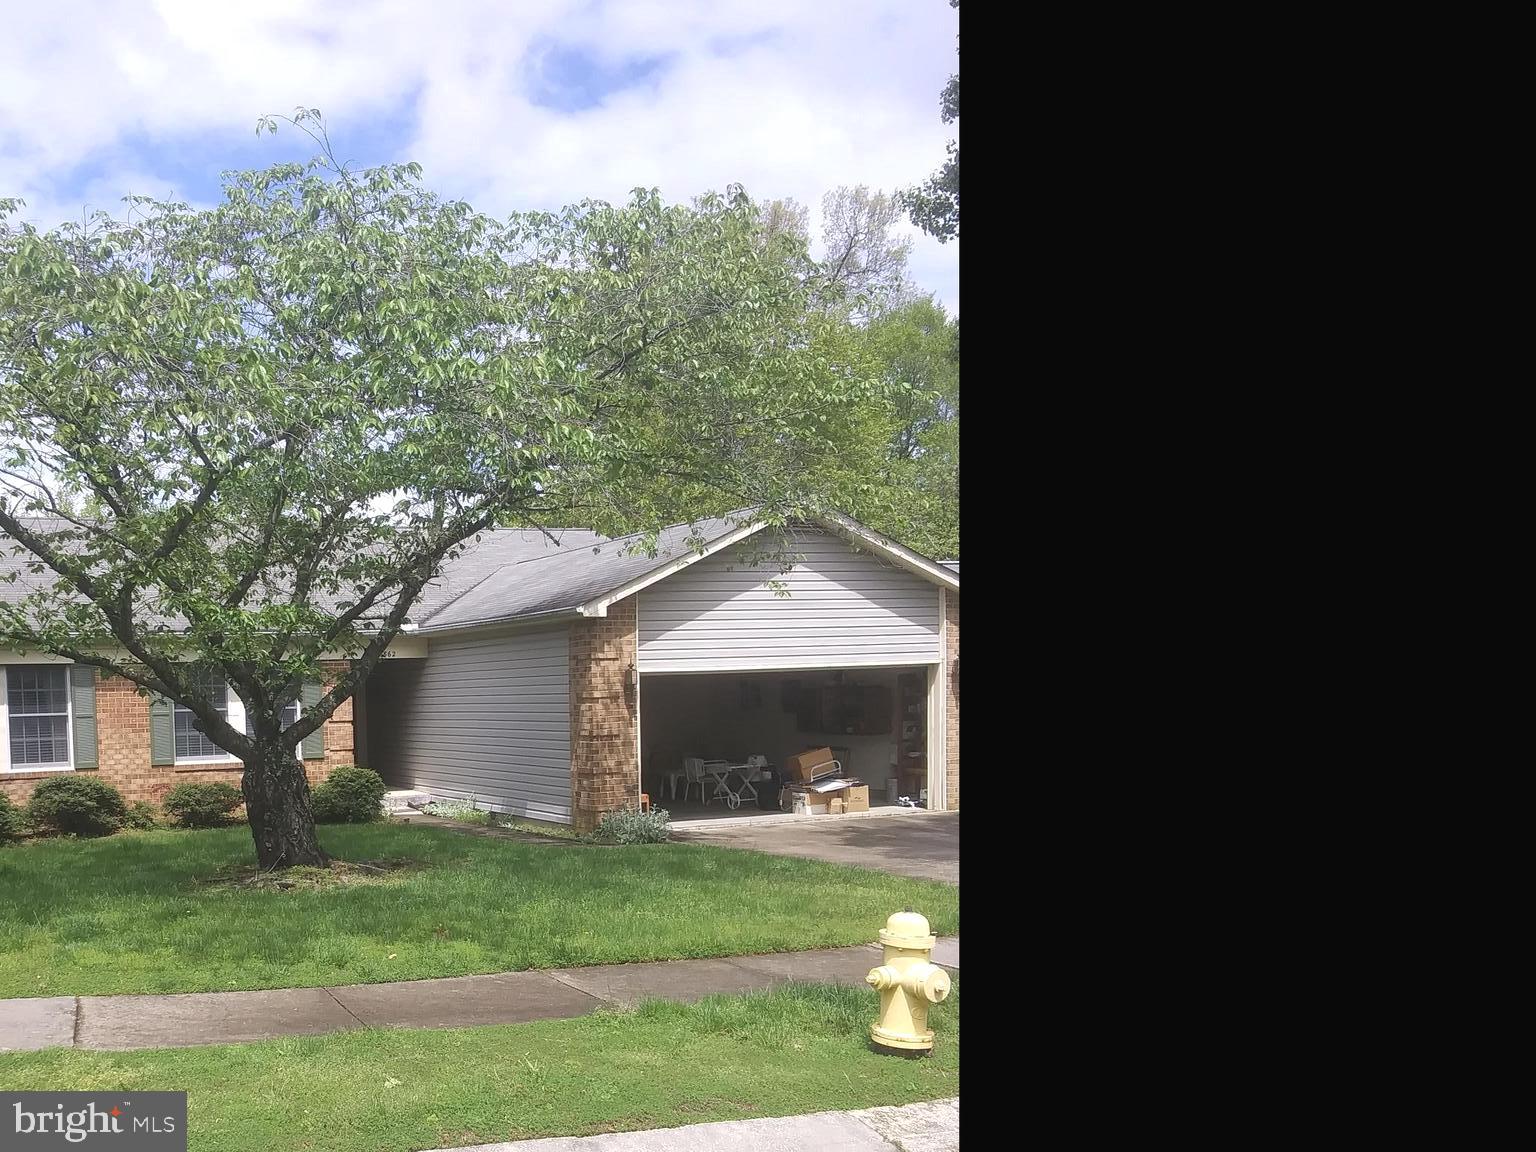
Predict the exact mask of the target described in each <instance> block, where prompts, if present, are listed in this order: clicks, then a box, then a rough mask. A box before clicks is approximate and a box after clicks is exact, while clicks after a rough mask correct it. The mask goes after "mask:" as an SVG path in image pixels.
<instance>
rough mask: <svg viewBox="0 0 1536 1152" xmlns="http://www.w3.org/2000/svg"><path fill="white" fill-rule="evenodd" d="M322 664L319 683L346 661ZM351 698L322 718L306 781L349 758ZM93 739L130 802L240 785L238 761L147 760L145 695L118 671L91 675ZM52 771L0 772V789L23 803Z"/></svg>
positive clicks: (112, 780) (105, 773) (110, 778)
mask: <svg viewBox="0 0 1536 1152" xmlns="http://www.w3.org/2000/svg"><path fill="white" fill-rule="evenodd" d="M322 667H323V668H324V669H325V670H326V672H327V673H329V675H328V676H327V678H326V680H325V685H324V686H325V688H326V689H329V688H330V686H331V685H332V684H334V683H335V676H336V674H337V673H339V672H341V671H344V670H345V669H346V667H347V664H346V661H344V660H335V661H327V662H326V663H325V664H323V665H322ZM352 716H353V710H352V701H351V700H348V701H347V702H346V703H344V704H342V706H341V707H340V708H338V709H336V711H335V713H334V714H332V716H331V718H330V719H329V720H327V721H326V722H325V758H324V759H323V760H321V759H314V760H306V761H304V774H305V775H306V776H308V777H309V783H310V786H311V787H313V786H314V785H316V784H318V783H320V782H321V781H322V780H324V779H325V778H326V777H327V776H329V775H330V774H331V769H332V768H335V767H336V766H337V765H339V764H352V763H354V762H355V761H354V760H353V756H354V754H355V753H354V748H355V742H354V739H353V730H352ZM96 740H97V758H98V761H99V764H100V767H99V768H98V769H96V771H95V775H96V776H97V777H99V778H100V779H102V780H105V781H107V783H109V784H111V785H112V786H113V787H115V788H116V789H117V790H118V791H120V792H121V793H122V794H123V797H124V798H125V799H126V800H127V801H128V802H129V803H130V804H132V803H133V802H134V801H136V800H144V801H147V802H148V803H150V804H155V805H158V804H159V803H160V802H161V801H162V800H163V799H164V798H165V794H166V793H167V792H169V791H170V790H171V789H172V788H174V787H175V786H176V785H177V784H181V783H183V782H185V781H196V782H198V783H202V782H205V781H223V782H224V783H226V784H233V785H234V786H235V787H236V788H238V787H240V775H241V773H242V772H243V771H244V765H243V764H241V763H239V762H238V761H236V762H235V763H232V764H227V765H225V764H221V765H217V766H209V765H206V764H191V765H183V766H181V767H179V768H178V767H175V766H173V765H170V764H151V763H150V762H149V756H150V753H149V697H147V696H140V695H139V693H138V686H137V685H136V684H134V683H133V681H131V680H125V679H123V678H122V677H121V676H111V675H105V674H100V673H99V674H98V676H97V680H96ZM57 775H59V773H57V772H14V773H13V772H4V773H0V792H4V793H5V794H6V795H7V796H9V797H10V798H11V799H12V800H14V801H16V802H17V803H18V804H24V803H26V800H27V798H28V797H29V796H31V795H32V788H33V786H34V785H36V783H37V782H38V781H39V780H46V779H47V778H48V777H50V776H57Z"/></svg>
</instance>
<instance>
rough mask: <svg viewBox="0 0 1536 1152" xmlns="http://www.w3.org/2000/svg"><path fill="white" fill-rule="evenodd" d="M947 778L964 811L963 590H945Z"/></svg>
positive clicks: (949, 795) (954, 805)
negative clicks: (961, 736) (961, 757)
mask: <svg viewBox="0 0 1536 1152" xmlns="http://www.w3.org/2000/svg"><path fill="white" fill-rule="evenodd" d="M944 618H945V626H944V691H945V692H946V693H947V696H946V698H945V701H944V725H945V731H944V778H945V785H944V787H945V799H946V802H947V805H948V807H949V809H950V811H952V812H958V811H960V692H959V683H960V678H959V675H958V672H957V665H958V664H959V662H960V593H958V592H951V591H950V590H948V589H945V591H944Z"/></svg>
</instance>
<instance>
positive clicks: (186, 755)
mask: <svg viewBox="0 0 1536 1152" xmlns="http://www.w3.org/2000/svg"><path fill="white" fill-rule="evenodd" d="M201 681H202V686H203V690H204V691H205V692H206V693H207V694H208V695H209V696H210V697H212V700H213V706H214V708H215V709H216V710H217V711H218V713H219V715H220V716H222V717H224V719H226V720H228V719H229V686H228V685H226V684H225V683H224V681H223V680H222V679H221V678H220V677H219V676H218V675H217V674H216V673H212V672H207V673H204V674H203V675H202V677H201ZM175 717H176V759H178V760H192V759H197V758H199V757H207V756H227V755H228V753H227V752H225V751H224V749H222V748H220V747H219V746H218V745H217V744H215V743H214V742H213V741H212V740H211V739H209V738H208V736H206V735H205V734H204V733H202V732H199V731H198V730H197V717H196V716H195V715H194V714H193V713H192V711H191V710H190V709H187V708H183V707H182V706H181V705H180V704H177V705H176V708H175Z"/></svg>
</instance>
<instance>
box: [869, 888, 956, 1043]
mask: <svg viewBox="0 0 1536 1152" xmlns="http://www.w3.org/2000/svg"><path fill="white" fill-rule="evenodd" d="M880 943H881V944H883V945H884V946H885V963H884V964H881V965H880V967H878V968H872V969H870V972H869V975H868V976H866V977H864V980H865V982H866V983H867V984H870V985H871V986H873V987H875V988H878V989H879V990H880V1018H879V1019H878V1020H876V1021H875V1022H874V1023H873V1024H872V1025H870V1029H869V1038H870V1039H871V1040H873V1041H874V1042H875V1043H876V1044H877V1045H878V1046H880V1047H881V1048H890V1049H893V1050H895V1051H898V1052H931V1051H933V1032H932V1031H931V1030H930V1029H929V1027H928V1005H930V1004H937V1003H939V1002H940V1001H942V1000H943V999H944V998H945V997H947V996H948V995H949V973H948V972H946V971H944V969H942V968H940V967H939V966H938V965H937V964H933V963H930V962H929V960H928V957H929V955H931V954H932V952H933V945H934V936H933V933H932V932H930V931H929V930H928V920H927V918H926V917H923V916H919V915H918V914H917V913H916V912H914V911H912V909H910V908H908V909H907V910H906V911H905V912H897V913H896V914H895V915H894V916H892V917H891V918H890V919H889V920H887V921H886V922H885V927H884V928H883V929H881V931H880Z"/></svg>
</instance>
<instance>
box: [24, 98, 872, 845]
mask: <svg viewBox="0 0 1536 1152" xmlns="http://www.w3.org/2000/svg"><path fill="white" fill-rule="evenodd" d="M290 122H291V123H294V124H296V125H298V126H299V127H301V128H303V129H305V130H307V131H309V132H310V133H311V134H312V135H313V136H314V137H315V139H316V140H317V141H318V142H319V144H320V146H321V149H322V155H321V156H319V157H318V158H317V159H316V160H314V161H312V162H310V163H309V164H306V165H300V164H283V165H278V166H276V167H273V168H269V169H267V170H265V171H259V172H244V173H233V174H229V175H227V176H226V177H225V184H224V198H223V200H222V202H221V203H220V204H219V205H218V206H217V207H215V208H212V209H208V210H193V209H190V208H189V207H187V206H186V205H185V204H179V203H170V202H157V201H153V200H150V199H147V198H134V199H133V201H132V205H131V211H130V213H129V217H130V218H129V219H126V220H114V219H111V218H108V217H106V216H105V215H103V214H98V215H97V216H96V217H94V218H93V219H92V220H91V221H89V222H88V223H87V224H84V225H65V226H63V227H61V228H59V229H57V230H54V231H49V232H46V233H44V232H39V231H37V230H36V229H34V228H33V227H31V226H28V225H24V224H22V225H18V224H15V223H13V222H11V221H10V219H9V218H10V217H11V216H12V215H14V212H15V210H16V208H17V207H18V206H19V201H15V200H8V201H0V225H3V227H0V268H4V270H5V272H4V278H3V280H0V533H4V534H5V535H7V536H9V538H10V540H11V541H12V542H13V543H12V544H11V547H12V548H15V549H19V551H20V554H21V555H22V556H23V557H24V558H25V560H26V561H27V562H28V564H29V567H30V569H31V572H32V574H33V575H32V578H31V579H29V581H28V586H29V588H28V591H27V592H26V593H25V594H24V595H23V596H22V598H21V599H20V601H19V602H18V603H15V604H11V605H8V606H0V643H3V644H6V645H8V646H12V647H20V648H36V649H41V650H43V651H47V652H52V653H56V654H58V655H62V656H65V657H67V658H69V659H72V660H75V661H78V662H82V663H85V664H90V665H94V666H96V667H97V668H101V669H104V670H107V671H109V672H112V673H115V674H117V675H120V676H124V677H126V678H128V679H129V680H131V681H133V682H134V683H136V684H137V685H139V686H140V688H141V690H144V691H149V692H155V693H159V694H161V695H163V696H166V697H169V698H171V699H173V700H175V701H177V702H179V703H180V704H182V705H183V706H184V707H186V708H187V709H189V710H190V711H191V712H192V714H193V715H194V717H195V718H196V722H197V724H198V726H199V727H200V728H201V729H202V730H203V731H204V732H205V733H206V734H207V735H208V736H209V737H210V738H211V739H212V740H213V741H214V742H215V743H216V744H218V745H219V746H220V747H221V748H224V749H225V750H227V751H228V752H230V753H232V754H233V755H235V756H237V757H239V758H240V759H241V760H242V761H244V764H245V771H244V775H243V779H242V792H243V794H244V797H245V802H246V809H247V812H248V814H249V820H250V826H251V832H252V836H253V839H254V841H255V845H256V855H257V859H258V861H259V862H260V864H261V866H262V867H263V868H278V867H287V866H291V865H296V864H319V863H323V862H324V861H325V854H324V852H323V851H322V850H321V848H320V845H319V843H318V840H317V838H316V835H315V828H314V821H313V818H312V813H311V810H310V800H309V789H308V785H307V782H306V780H305V777H304V773H303V770H302V768H301V766H300V764H299V762H298V760H297V758H296V752H295V750H296V748H297V747H298V745H299V743H300V742H301V741H302V740H303V738H304V737H305V736H306V735H308V734H309V733H311V732H313V731H314V730H315V729H316V728H318V727H319V726H320V725H321V724H322V723H324V722H325V720H326V718H327V717H328V716H330V715H331V713H332V712H334V710H335V709H336V708H337V707H338V706H339V705H340V704H341V703H342V702H343V701H345V700H346V699H347V698H348V697H349V696H351V695H352V694H353V693H354V692H355V691H356V690H357V689H358V686H359V685H360V684H361V683H362V682H363V680H364V679H366V677H367V676H368V674H369V672H370V671H371V670H372V669H373V668H374V666H375V665H376V664H377V662H378V661H379V659H380V658H381V656H382V655H383V653H384V652H385V650H386V648H387V647H388V645H389V643H390V641H391V640H392V639H394V637H395V636H396V635H397V634H398V633H399V632H400V630H401V629H402V627H403V626H404V625H405V624H406V623H407V622H408V621H409V619H410V613H411V609H412V606H413V605H414V604H415V603H416V602H417V599H418V598H419V596H420V593H421V591H422V588H423V586H424V585H425V584H426V583H427V582H428V581H429V580H430V579H431V578H432V577H433V576H434V575H435V574H436V573H437V572H438V571H439V570H440V569H441V567H442V565H443V564H444V563H445V562H446V561H447V560H448V559H450V558H451V557H453V556H454V555H456V554H457V553H458V552H459V551H460V550H461V549H463V548H464V547H465V546H466V544H467V543H468V542H470V541H472V540H473V538H474V537H475V536H476V534H477V533H479V532H481V531H483V530H485V529H487V528H490V527H492V526H495V525H512V526H524V527H542V526H545V525H551V524H554V525H565V524H571V523H582V524H590V525H592V526H593V527H596V528H598V529H600V530H607V531H610V532H619V531H629V530H634V529H637V528H641V529H648V530H654V529H655V528H657V527H659V526H660V525H661V524H664V523H667V522H671V521H675V520H679V519H684V518H686V517H687V516H688V515H689V514H690V513H691V512H693V511H694V509H692V508H690V507H688V505H689V504H690V503H692V504H695V505H702V504H704V503H705V502H706V497H707V503H708V505H709V507H708V508H707V509H703V510H708V511H711V512H718V511H719V510H720V509H722V508H728V507H740V506H743V505H745V504H749V503H761V505H762V510H761V514H762V515H763V517H764V518H766V519H768V520H770V521H772V520H778V519H783V518H786V517H788V516H790V515H792V514H800V513H804V512H806V511H810V510H813V509H814V508H816V507H817V506H819V505H820V504H821V503H823V502H824V501H825V499H826V497H825V495H824V494H823V493H822V492H821V490H820V489H819V488H818V486H817V480H818V473H817V472H816V470H815V469H814V468H811V467H808V464H809V463H810V462H812V461H814V460H816V459H818V458H820V457H822V456H824V455H825V454H826V453H827V452H828V451H829V450H830V447H829V446H830V444H831V439H830V436H829V429H835V428H836V427H837V425H838V421H839V420H840V418H841V417H842V414H844V413H846V412H848V411H850V410H852V409H853V408H856V407H857V406H858V405H859V404H861V403H864V402H866V401H867V399H868V397H869V396H871V395H873V394H874V393H875V392H877V391H878V390H879V388H880V387H882V385H880V383H879V382H878V381H877V380H875V379H873V378H871V377H868V376H866V375H863V374H861V371H860V369H859V366H858V365H857V364H856V363H854V362H853V361H850V360H846V359H845V360H838V359H837V358H836V357H835V353H836V352H837V347H836V346H835V345H834V344H832V343H829V342H828V341H827V340H826V339H825V338H824V336H823V328H824V321H823V319H822V317H821V314H820V312H819V311H818V310H817V309H816V308H815V307H814V306H813V304H812V301H811V297H810V288H809V286H808V285H807V283H806V281H805V279H804V278H803V277H802V276H800V275H799V274H798V273H797V270H796V267H795V265H794V262H793V261H792V260H789V259H787V258H786V253H785V251H784V250H782V249H781V248H780V247H779V246H773V248H772V250H769V249H768V248H765V246H764V245H762V243H761V240H760V232H759V228H758V221H757V215H756V211H755V209H754V207H753V205H752V203H751V201H750V200H749V199H748V198H747V197H746V195H745V194H744V193H743V192H742V191H741V190H740V189H736V188H733V189H730V190H728V193H727V195H726V196H723V197H722V196H716V195H709V196H705V197H702V198H700V199H699V200H697V201H695V202H694V203H693V204H691V205H687V206H683V205H666V204H664V203H663V202H662V201H661V199H660V197H659V196H658V195H657V193H656V192H654V191H644V190H638V191H636V192H635V193H634V195H633V196H632V197H631V199H630V200H629V201H628V202H627V203H626V204H623V205H620V206H613V205H609V204H605V203H600V202H592V201H586V202H583V203H581V204H578V205H575V206H573V207H571V208H568V209H566V210H564V211H562V212H560V213H523V214H518V215H514V216H513V217H511V218H510V219H509V220H507V221H496V220H492V219H490V218H487V217H485V216H483V215H480V214H479V213H477V212H475V211H474V210H472V209H471V208H470V207H469V206H468V205H466V204H463V203H459V202H445V201H443V200H440V199H439V198H438V197H436V196H434V195H433V194H432V193H431V192H430V191H428V190H427V189H426V188H424V187H423V185H422V184H421V173H420V169H419V168H418V167H417V166H415V165H410V164H405V165H389V166H385V167H380V168H374V169H368V170H365V171H355V172H354V171H350V170H348V169H346V168H345V167H344V166H342V165H340V164H338V163H337V162H336V161H335V159H334V156H333V155H332V154H331V152H330V149H329V145H328V144H327V143H326V141H325V136H324V129H323V125H322V124H321V122H320V119H319V114H318V112H315V111H313V110H300V111H299V112H298V113H296V114H295V116H294V117H293V119H292V121H290ZM263 127H265V128H268V129H270V130H274V131H275V130H276V123H275V122H274V121H272V120H270V119H268V120H265V121H264V122H263ZM829 353H832V354H833V355H832V356H831V357H829ZM658 481H662V482H658ZM77 497H83V501H82V499H80V498H77ZM336 654H341V655H344V656H346V657H348V658H350V659H351V664H350V666H349V668H348V670H347V671H346V672H345V673H344V674H342V675H340V676H339V677H338V678H337V679H336V681H335V683H334V685H333V686H332V687H331V688H330V689H329V690H328V691H326V692H325V693H324V694H323V696H322V697H321V698H320V700H319V702H318V703H316V704H313V705H312V706H309V707H307V708H306V709H305V711H304V712H303V714H302V716H301V717H300V718H299V720H298V721H297V722H296V723H291V724H290V725H289V726H288V727H286V728H285V727H284V726H283V714H284V709H285V708H286V707H287V706H288V705H290V704H291V703H292V702H293V701H295V700H296V699H298V698H299V694H300V689H301V685H302V684H303V683H304V682H305V681H306V680H316V679H320V678H321V677H322V675H323V674H322V671H321V660H322V659H323V658H326V657H327V656H330V655H336ZM210 674H211V675H213V676H216V677H218V678H220V679H222V680H224V681H226V682H227V683H228V684H229V685H230V686H231V687H232V688H233V690H234V691H235V692H236V693H237V694H238V695H239V697H240V698H241V700H242V701H243V702H244V704H245V707H246V714H247V717H248V723H249V728H250V730H249V732H245V731H239V730H236V729H235V728H234V727H232V726H231V725H230V724H229V723H228V722H227V721H226V719H225V718H224V716H223V715H222V714H221V713H220V712H219V711H218V709H217V708H216V707H215V705H214V701H213V699H212V698H211V696H210V690H209V683H208V677H209V675H210Z"/></svg>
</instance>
